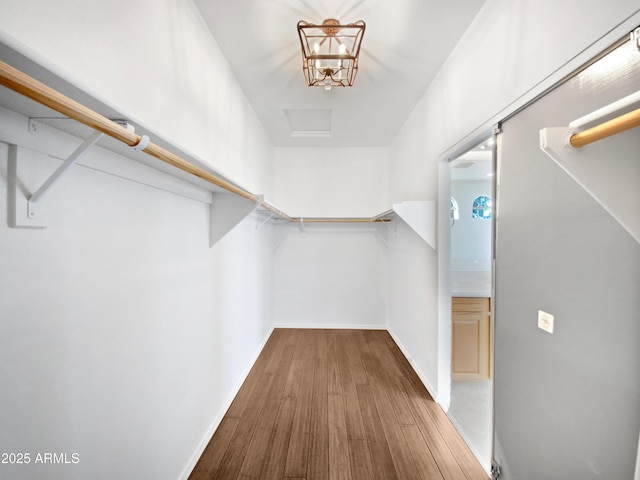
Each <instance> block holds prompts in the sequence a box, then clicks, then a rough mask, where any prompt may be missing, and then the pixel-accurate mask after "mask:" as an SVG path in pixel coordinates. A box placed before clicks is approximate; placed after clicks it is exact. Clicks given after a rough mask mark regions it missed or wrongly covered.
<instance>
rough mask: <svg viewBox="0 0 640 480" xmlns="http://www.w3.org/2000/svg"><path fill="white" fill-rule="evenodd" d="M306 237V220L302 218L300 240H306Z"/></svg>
mask: <svg viewBox="0 0 640 480" xmlns="http://www.w3.org/2000/svg"><path fill="white" fill-rule="evenodd" d="M305 236H306V234H305V231H304V218H302V217H300V238H304V237H305Z"/></svg>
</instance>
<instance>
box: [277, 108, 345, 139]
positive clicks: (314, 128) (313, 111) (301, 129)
mask: <svg viewBox="0 0 640 480" xmlns="http://www.w3.org/2000/svg"><path fill="white" fill-rule="evenodd" d="M283 112H284V115H285V117H287V123H288V125H289V131H290V132H291V136H292V137H330V136H331V117H332V113H333V110H332V109H331V108H285V109H283Z"/></svg>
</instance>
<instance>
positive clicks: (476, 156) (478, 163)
mask: <svg viewBox="0 0 640 480" xmlns="http://www.w3.org/2000/svg"><path fill="white" fill-rule="evenodd" d="M493 146H494V140H493V138H492V137H490V138H488V139H486V140H484V141H483V142H482V143H480V144H479V145H477V146H475V147H473V148H472V149H471V150H469V151H468V152H467V153H465V154H464V155H461V156H459V157H458V158H456V159H455V160H453V161H452V162H451V180H472V181H490V180H491V177H492V176H493Z"/></svg>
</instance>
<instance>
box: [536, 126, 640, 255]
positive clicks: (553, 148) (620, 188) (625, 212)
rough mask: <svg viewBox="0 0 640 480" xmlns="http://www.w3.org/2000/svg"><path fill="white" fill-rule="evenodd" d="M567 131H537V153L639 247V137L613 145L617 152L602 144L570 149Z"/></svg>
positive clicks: (572, 132) (568, 129)
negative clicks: (599, 208)
mask: <svg viewBox="0 0 640 480" xmlns="http://www.w3.org/2000/svg"><path fill="white" fill-rule="evenodd" d="M574 133H576V131H575V129H574V128H570V127H548V128H543V129H542V130H540V149H541V150H542V151H543V152H544V153H546V154H547V155H548V156H549V157H550V158H551V159H552V160H553V161H554V162H555V163H556V164H557V165H558V166H559V167H560V168H562V169H563V170H564V171H565V172H566V173H567V174H568V175H569V176H570V177H571V178H573V180H575V181H576V182H577V183H578V185H580V186H581V187H582V188H583V189H584V190H585V191H586V192H587V193H588V194H589V195H591V196H592V197H593V198H594V199H595V200H596V201H597V202H598V203H599V204H600V205H601V206H602V207H603V208H604V209H605V210H606V211H607V212H608V213H609V214H610V215H611V216H612V217H613V218H614V219H615V220H616V221H617V222H618V223H619V224H620V225H622V227H623V228H624V229H625V230H627V232H629V234H630V235H631V236H632V237H633V238H634V239H635V240H636V241H637V242H638V243H640V216H638V214H637V212H636V207H637V205H640V188H638V179H640V162H638V153H637V152H638V151H640V137H632V135H628V137H627V141H625V142H624V143H621V142H620V143H617V144H616V151H615V152H612V150H611V147H610V146H608V145H607V144H606V143H605V142H596V143H592V144H591V145H588V146H586V147H582V148H573V147H572V146H571V145H570V144H569V138H570V137H571V135H573V134H574Z"/></svg>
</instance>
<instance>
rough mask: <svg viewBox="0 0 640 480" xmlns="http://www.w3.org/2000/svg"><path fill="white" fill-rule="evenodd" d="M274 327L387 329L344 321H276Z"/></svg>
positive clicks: (385, 328)
mask: <svg viewBox="0 0 640 480" xmlns="http://www.w3.org/2000/svg"><path fill="white" fill-rule="evenodd" d="M274 328H309V329H314V330H315V329H323V330H387V326H386V325H380V324H376V325H361V324H353V325H350V324H344V323H335V324H331V323H276V324H275V325H274Z"/></svg>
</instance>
